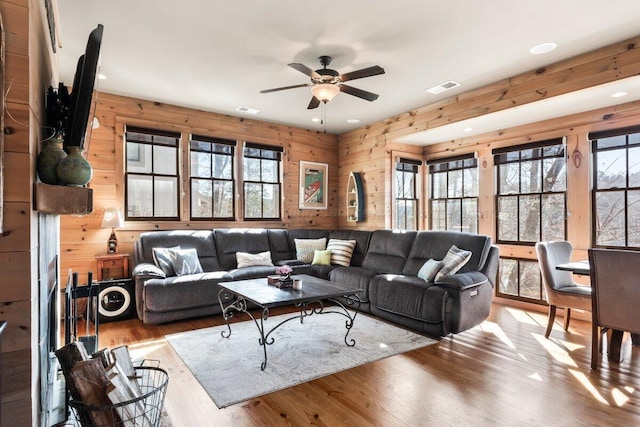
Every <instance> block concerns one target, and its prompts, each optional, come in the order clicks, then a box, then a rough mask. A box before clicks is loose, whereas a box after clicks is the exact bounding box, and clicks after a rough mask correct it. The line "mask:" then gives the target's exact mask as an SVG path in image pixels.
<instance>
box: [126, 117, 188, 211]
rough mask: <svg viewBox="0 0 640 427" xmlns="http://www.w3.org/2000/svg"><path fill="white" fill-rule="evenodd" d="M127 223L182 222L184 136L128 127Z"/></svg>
mask: <svg viewBox="0 0 640 427" xmlns="http://www.w3.org/2000/svg"><path fill="white" fill-rule="evenodd" d="M125 142H126V144H125V155H126V163H125V164H126V168H125V185H126V189H125V206H126V218H127V220H146V219H156V220H157V219H162V220H177V219H178V205H179V204H178V194H179V191H178V188H179V182H180V180H179V172H178V171H179V167H178V146H179V142H180V134H179V133H177V132H165V131H159V130H150V129H143V128H138V127H133V126H127V127H126V130H125Z"/></svg>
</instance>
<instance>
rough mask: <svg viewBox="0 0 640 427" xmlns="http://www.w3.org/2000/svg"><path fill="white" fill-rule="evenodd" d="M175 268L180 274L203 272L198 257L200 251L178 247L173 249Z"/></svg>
mask: <svg viewBox="0 0 640 427" xmlns="http://www.w3.org/2000/svg"><path fill="white" fill-rule="evenodd" d="M173 252H174V254H175V258H174V259H173V263H172V264H173V270H174V271H175V272H176V275H178V276H184V275H187V274H196V273H202V266H201V265H200V260H199V259H198V252H197V251H196V250H195V249H178V250H175V251H173Z"/></svg>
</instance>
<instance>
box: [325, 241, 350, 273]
mask: <svg viewBox="0 0 640 427" xmlns="http://www.w3.org/2000/svg"><path fill="white" fill-rule="evenodd" d="M355 247H356V241H355V240H339V239H329V243H328V244H327V249H329V250H331V264H335V265H342V266H344V267H349V265H351V257H352V256H353V250H354V249H355Z"/></svg>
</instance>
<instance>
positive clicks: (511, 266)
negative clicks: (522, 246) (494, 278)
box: [496, 257, 545, 304]
mask: <svg viewBox="0 0 640 427" xmlns="http://www.w3.org/2000/svg"><path fill="white" fill-rule="evenodd" d="M498 271H499V278H498V289H497V292H496V295H497V296H499V297H504V298H509V299H517V300H521V301H527V302H535V303H539V304H544V303H545V301H544V295H543V292H544V291H543V288H542V279H541V276H540V267H539V266H538V263H537V262H536V261H531V260H527V259H521V258H502V257H501V258H500V264H499V267H498Z"/></svg>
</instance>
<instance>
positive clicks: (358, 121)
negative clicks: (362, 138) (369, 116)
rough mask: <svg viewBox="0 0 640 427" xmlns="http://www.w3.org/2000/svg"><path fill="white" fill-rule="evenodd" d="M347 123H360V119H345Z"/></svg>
mask: <svg viewBox="0 0 640 427" xmlns="http://www.w3.org/2000/svg"><path fill="white" fill-rule="evenodd" d="M347 123H360V119H347Z"/></svg>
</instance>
